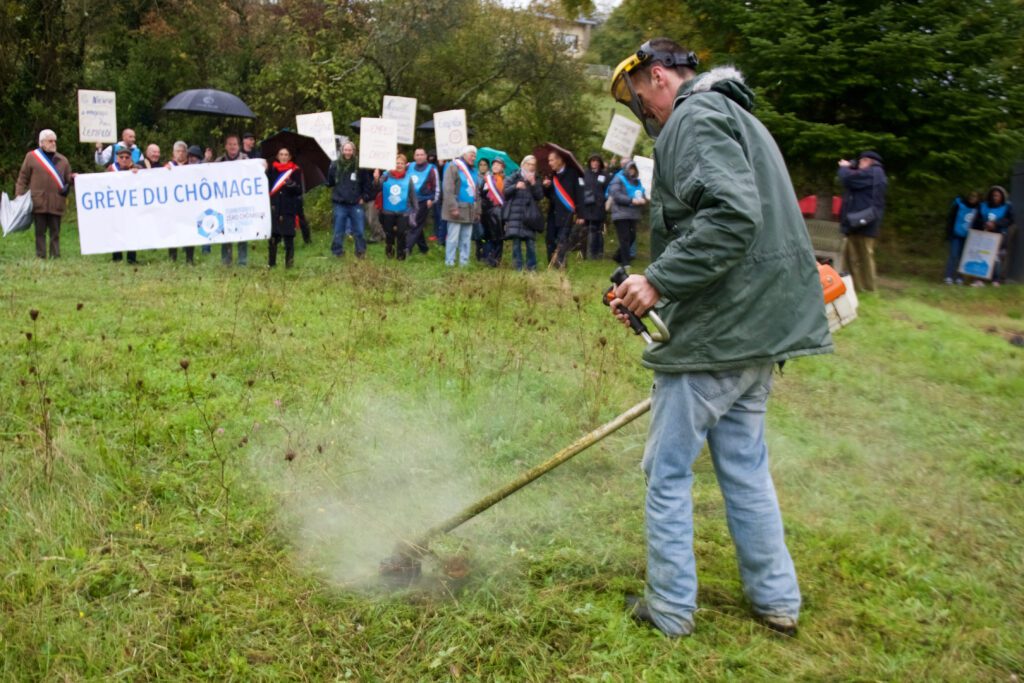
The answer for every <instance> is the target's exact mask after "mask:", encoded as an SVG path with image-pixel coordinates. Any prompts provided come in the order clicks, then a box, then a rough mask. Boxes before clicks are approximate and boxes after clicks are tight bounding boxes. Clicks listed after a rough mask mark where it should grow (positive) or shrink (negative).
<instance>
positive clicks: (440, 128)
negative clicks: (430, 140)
mask: <svg viewBox="0 0 1024 683" xmlns="http://www.w3.org/2000/svg"><path fill="white" fill-rule="evenodd" d="M434 138H435V141H436V142H437V158H438V159H454V158H455V157H457V156H459V155H460V154H462V149H463V148H464V147H465V146H466V145H467V144H469V135H468V133H467V129H466V110H465V109H452V110H451V111H439V112H436V113H435V114H434Z"/></svg>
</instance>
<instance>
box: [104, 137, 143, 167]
mask: <svg viewBox="0 0 1024 683" xmlns="http://www.w3.org/2000/svg"><path fill="white" fill-rule="evenodd" d="M121 148H124V149H127V150H129V151H130V152H131V154H132V163H133V164H137V163H139V162H140V161H141V160H142V150H141V149H139V147H138V145H136V144H135V131H134V130H132V129H131V128H125V129H124V130H122V131H121V141H120V142H118V143H117V144H114V145H108V146H107V147H104V146H103V143H102V142H97V143H96V153H95V154H94V155H93V156H94V159H95V160H96V165H97V166H105V167H107V168H108V169H109V168H110V164H112V163H114V159H113V157H114V156H116V155H115V154H114V152H115V151H117V150H118V149H121Z"/></svg>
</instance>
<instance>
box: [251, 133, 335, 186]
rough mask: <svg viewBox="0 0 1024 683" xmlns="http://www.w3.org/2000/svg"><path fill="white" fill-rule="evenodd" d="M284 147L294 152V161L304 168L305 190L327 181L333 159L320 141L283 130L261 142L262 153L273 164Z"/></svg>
mask: <svg viewBox="0 0 1024 683" xmlns="http://www.w3.org/2000/svg"><path fill="white" fill-rule="evenodd" d="M282 147H285V148H287V149H288V151H289V152H291V153H292V161H294V162H295V163H296V165H298V167H299V168H301V169H302V177H303V182H304V183H305V190H311V189H313V188H314V187H317V186H318V185H323V184H324V183H326V182H327V169H328V167H329V166H330V165H331V159H330V157H328V156H327V152H325V151H324V148H323V147H321V146H320V143H319V142H317V141H316V140H314V139H313V138H311V137H309V136H308V135H299V134H298V133H295V132H293V131H290V130H282V131H281V132H279V133H274V134H273V135H271V136H270V137H269V138H267V139H266V140H264V141H263V142H261V143H260V155H261V156H262V157H263V158H264V159H266V160H267V163H268V164H271V163H273V162H274V159H276V158H277V153H278V152H279V151H280V150H281V148H282Z"/></svg>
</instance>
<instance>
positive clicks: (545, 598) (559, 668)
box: [0, 231, 1024, 681]
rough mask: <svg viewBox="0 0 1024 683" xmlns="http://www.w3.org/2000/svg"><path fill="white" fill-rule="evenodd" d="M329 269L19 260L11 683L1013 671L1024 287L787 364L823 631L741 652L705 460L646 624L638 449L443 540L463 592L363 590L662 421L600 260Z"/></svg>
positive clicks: (797, 549) (6, 522)
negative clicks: (686, 543) (684, 591)
mask: <svg viewBox="0 0 1024 683" xmlns="http://www.w3.org/2000/svg"><path fill="white" fill-rule="evenodd" d="M316 238H317V240H318V243H317V245H316V246H314V247H312V248H305V249H302V248H300V249H299V253H298V256H297V264H298V265H297V268H296V269H295V270H292V271H284V270H278V271H267V270H266V269H264V268H261V267H258V265H257V264H258V263H259V262H260V261H261V260H262V259H263V258H264V257H265V251H263V249H262V245H260V246H258V247H256V248H255V249H254V250H253V251H254V252H255V253H251V259H252V262H253V265H251V266H250V267H249V268H248V269H240V268H223V267H221V266H220V265H219V263H216V262H215V261H217V259H216V258H214V259H210V258H207V259H206V261H205V262H201V263H200V264H199V265H198V266H197V267H195V268H187V267H185V266H184V264H177V265H174V264H169V263H166V262H165V260H164V258H163V257H162V255H160V254H156V253H152V254H146V255H144V260H145V261H146V263H145V264H144V265H142V266H140V267H138V268H137V269H135V268H130V267H125V265H124V264H112V263H109V262H108V261H107V260H106V259H104V258H100V257H89V258H83V257H79V256H77V255H75V254H73V253H71V254H70V255H69V256H67V257H66V258H65V259H63V260H61V261H58V262H38V261H36V260H34V259H31V258H29V257H28V256H27V254H28V253H29V251H30V245H29V244H28V242H29V240H28V239H25V237H24V236H18V237H13V238H8V239H5V240H3V241H0V269H2V280H0V281H2V285H0V287H2V289H0V294H2V303H0V351H2V352H3V354H4V358H5V368H4V372H3V373H2V375H0V431H2V434H3V438H2V439H0V652H2V655H0V679H4V680H12V681H14V680H16V681H21V680H99V679H103V680H110V679H128V680H177V679H186V680H189V679H202V678H209V679H216V680H225V679H230V680H317V681H319V680H337V679H362V680H452V679H469V680H537V681H550V680H565V679H573V678H579V679H585V680H623V681H625V680H636V679H648V680H677V679H680V678H683V677H692V678H707V679H735V680H748V679H769V678H770V679H777V678H786V679H806V680H923V679H931V680H951V681H953V680H955V681H960V680H979V679H980V680H1008V679H1009V678H1010V676H1011V675H1014V674H1016V675H1018V676H1019V675H1020V674H1021V672H1022V669H1024V661H1022V655H1021V653H1022V647H1021V645H1022V639H1021V636H1020V633H1021V628H1022V626H1024V623H1022V622H1024V617H1022V615H1024V590H1022V588H1021V582H1020V580H1019V578H1020V577H1019V573H1020V571H1019V570H1020V567H1021V564H1022V560H1024V557H1022V551H1021V544H1020V529H1021V528H1024V511H1022V507H1021V504H1020V500H1021V486H1022V482H1024V465H1022V460H1021V455H1022V448H1021V443H1022V440H1021V431H1020V430H1021V427H1020V426H1021V424H1024V401H1022V400H1021V396H1024V374H1022V370H1024V360H1022V351H1021V350H1020V349H1018V348H1016V347H1014V346H1012V345H1010V344H1009V343H1008V342H1007V339H1008V338H1009V337H1011V336H1012V335H1013V334H1014V333H1020V331H1021V330H1022V328H1024V322H1022V319H1021V317H1022V314H1024V297H1022V295H1021V293H1020V292H1019V290H1017V289H1012V288H1004V289H1002V290H999V291H996V290H991V289H989V290H987V291H979V290H967V289H963V288H960V289H954V288H942V287H941V286H938V285H931V284H930V283H926V282H924V281H920V280H914V279H894V280H889V281H887V283H886V287H885V288H883V290H882V292H881V293H880V294H879V295H878V296H876V297H873V298H868V299H866V300H865V301H863V307H862V310H861V318H860V319H859V320H858V321H857V322H856V323H855V324H854V325H852V326H851V327H849V328H847V329H845V330H843V331H842V332H841V333H839V334H838V335H837V344H838V353H837V354H835V355H834V356H831V357H825V358H817V359H809V360H802V361H799V362H794V363H790V364H787V366H786V370H785V375H784V377H782V378H780V379H779V380H778V381H777V382H776V385H775V386H776V389H775V395H774V397H773V399H772V401H771V403H770V411H769V445H770V448H771V451H772V457H773V461H774V473H775V478H776V483H777V486H778V489H779V494H780V498H781V500H782V505H783V511H784V517H785V520H786V523H787V531H788V535H789V536H788V537H789V543H790V549H791V552H792V554H793V556H794V558H795V561H796V564H797V569H798V573H799V575H800V580H801V585H802V589H803V592H804V595H805V609H804V613H803V616H802V620H801V633H800V635H799V636H798V637H797V638H796V639H780V638H776V637H772V635H771V634H770V633H768V632H766V631H765V630H764V629H763V628H762V627H760V626H758V625H756V624H755V622H754V621H752V620H751V619H750V617H749V606H748V605H746V604H745V603H744V599H743V597H742V592H741V590H740V585H739V581H738V577H737V571H736V567H735V560H734V555H733V550H732V548H731V543H730V540H729V537H728V531H727V529H726V526H725V521H724V516H723V513H722V501H721V498H720V495H719V493H718V491H717V488H716V485H715V483H714V478H713V474H712V471H711V467H710V463H709V462H708V460H707V458H702V459H701V460H700V461H699V463H698V466H697V469H698V473H697V484H696V491H695V507H696V515H697V538H696V544H697V545H696V547H697V554H698V563H699V569H700V579H701V595H700V602H701V605H702V610H701V611H700V612H699V613H698V615H697V627H698V630H697V633H696V635H695V636H694V637H693V638H691V639H688V640H685V641H682V642H677V641H669V640H667V639H664V638H661V637H659V636H658V635H657V634H655V633H653V632H649V631H645V630H641V629H639V628H637V627H635V626H634V625H633V624H632V623H631V622H630V621H629V620H628V619H627V618H626V617H625V616H624V615H623V612H622V595H623V593H625V592H633V591H637V590H640V589H641V588H642V583H643V572H644V549H643V515H642V499H643V479H642V476H641V474H640V472H639V469H638V463H639V459H640V455H641V452H642V448H643V441H644V431H645V428H646V421H641V423H637V424H634V425H630V426H628V427H626V428H625V429H623V430H622V431H621V432H619V433H618V434H616V435H614V436H613V437H610V438H609V439H608V440H607V441H606V442H604V443H602V444H601V445H599V446H596V447H595V448H594V449H592V450H591V451H588V452H586V453H584V454H583V455H580V456H579V457H578V458H577V459H576V460H574V461H572V462H571V463H569V464H567V465H565V466H564V467H563V468H561V469H560V470H557V471H556V472H554V473H552V474H550V475H548V476H546V477H544V478H542V479H541V480H539V481H538V482H536V483H535V484H533V485H531V486H530V487H528V488H526V489H524V490H523V491H521V492H520V493H517V494H516V495H515V496H513V497H512V498H510V499H508V500H507V501H505V502H503V503H502V504H500V505H499V506H497V507H495V508H493V509H492V510H490V511H488V512H486V513H485V514H483V515H481V516H480V517H479V518H477V519H476V520H474V521H472V522H470V523H468V524H467V525H465V526H464V527H463V528H461V529H459V530H458V531H457V532H455V533H454V534H452V535H451V536H449V537H448V538H446V539H443V540H441V541H439V542H438V543H437V544H436V546H435V550H436V551H437V554H438V556H439V557H440V561H441V562H443V561H444V560H445V559H446V558H449V557H452V556H460V557H468V559H469V562H470V571H469V575H468V577H466V578H465V579H464V580H460V581H450V580H442V579H444V577H443V571H441V570H440V569H438V568H437V566H436V563H434V564H433V565H431V567H428V569H430V570H431V571H432V572H433V574H432V576H430V577H428V579H427V580H425V581H423V582H422V583H421V585H420V586H419V587H418V588H415V589H412V590H405V591H398V592H394V591H389V590H386V589H385V588H384V587H382V586H381V584H380V583H379V582H378V581H376V580H375V569H376V562H377V561H378V560H379V559H381V557H380V556H381V555H382V554H383V553H384V552H386V550H387V549H388V548H389V547H390V544H391V543H393V542H394V541H396V540H398V538H399V537H402V536H403V535H405V534H415V532H416V531H418V530H421V529H423V528H425V527H427V526H429V525H431V524H432V523H434V522H437V521H438V520H439V519H440V518H442V517H443V516H446V515H447V514H450V513H451V512H454V511H455V510H456V509H458V508H459V506H461V505H462V504H464V503H465V502H467V501H470V500H472V499H473V498H475V497H476V496H478V495H479V494H481V493H483V492H485V491H487V490H489V489H490V488H492V487H494V486H496V485H499V484H501V483H504V482H505V481H506V480H507V479H509V478H511V477H512V476H514V475H515V474H516V473H517V472H519V471H521V470H522V469H524V468H526V467H528V466H529V465H532V464H534V463H536V462H539V461H540V460H541V459H543V458H545V457H547V456H548V455H549V454H550V453H552V452H554V451H555V450H557V449H558V448H560V447H561V446H563V445H565V444H567V443H568V442H570V441H572V440H573V439H575V438H576V437H577V436H578V435H579V434H581V433H582V432H584V431H586V430H588V429H590V428H592V427H593V426H595V425H596V424H598V423H600V422H603V421H605V420H607V419H610V418H611V417H612V416H614V415H615V414H617V413H619V412H621V411H622V410H625V409H626V408H627V407H629V406H630V405H632V404H634V403H636V402H637V401H639V400H640V399H642V398H644V397H645V396H646V394H647V391H648V387H649V384H650V375H649V373H648V372H647V371H645V370H643V369H642V368H641V367H640V366H639V364H638V363H637V357H638V354H639V344H638V343H637V342H636V341H635V340H634V339H632V338H630V337H629V336H627V334H626V333H625V332H624V331H623V330H622V329H621V328H619V327H618V326H617V325H615V324H613V323H612V322H611V321H610V318H609V316H608V315H607V312H606V310H605V309H604V307H603V306H600V304H599V303H598V297H599V296H600V294H601V292H602V290H603V288H604V287H605V283H606V279H607V275H608V271H610V266H609V262H603V263H572V264H571V266H570V270H569V274H568V277H562V276H560V275H558V274H555V273H540V274H538V275H536V276H524V275H521V274H517V273H514V272H512V271H510V270H508V269H507V268H505V269H499V270H490V269H485V268H478V267H471V268H469V269H467V270H455V271H450V270H446V269H445V268H444V267H443V265H442V264H441V261H440V259H439V257H438V255H437V254H436V253H435V254H431V255H430V256H428V257H426V258H421V257H419V256H414V257H412V258H411V260H410V261H409V262H406V263H404V264H395V263H386V262H385V261H384V260H383V258H382V257H381V254H379V253H377V252H378V251H381V250H376V251H374V250H373V248H371V259H370V260H368V261H366V262H356V261H354V260H345V261H338V260H335V259H333V258H331V257H329V256H327V255H326V252H327V249H326V247H325V245H324V240H325V236H324V235H323V234H322V233H317V234H316ZM73 240H74V233H73V231H71V232H70V234H66V235H65V242H66V243H73ZM66 251H68V252H73V249H67V250H66ZM31 310H37V311H38V315H37V317H36V319H35V320H32V318H31V316H30V311H31ZM26 332H30V333H31V335H32V338H31V339H28V338H27V336H26ZM185 359H187V360H188V363H187V365H188V368H187V371H186V370H184V369H183V367H182V366H183V364H184V363H183V360H185ZM367 579H368V580H367Z"/></svg>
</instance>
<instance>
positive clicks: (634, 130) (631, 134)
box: [601, 114, 640, 159]
mask: <svg viewBox="0 0 1024 683" xmlns="http://www.w3.org/2000/svg"><path fill="white" fill-rule="evenodd" d="M639 136H640V124H639V123H637V122H636V121H631V120H630V119H627V118H626V117H625V116H622V115H620V114H616V115H615V116H613V117H612V123H611V125H610V126H608V133H607V134H606V135H605V136H604V144H602V145H601V146H602V147H603V148H605V149H606V150H608V151H609V152H611V153H612V154H618V155H619V156H620V157H622V158H624V159H625V158H626V157H631V156H633V148H634V147H636V140H637V138H638V137H639Z"/></svg>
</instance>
